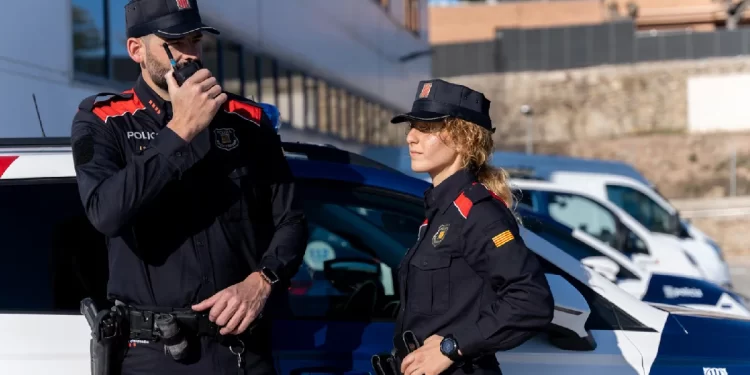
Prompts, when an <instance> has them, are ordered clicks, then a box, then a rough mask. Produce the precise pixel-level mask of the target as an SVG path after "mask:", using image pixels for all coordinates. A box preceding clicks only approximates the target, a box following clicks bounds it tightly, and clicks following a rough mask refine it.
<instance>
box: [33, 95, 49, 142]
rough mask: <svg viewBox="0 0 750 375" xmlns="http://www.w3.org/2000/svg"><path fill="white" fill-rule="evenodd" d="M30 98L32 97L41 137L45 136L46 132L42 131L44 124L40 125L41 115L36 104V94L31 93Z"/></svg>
mask: <svg viewBox="0 0 750 375" xmlns="http://www.w3.org/2000/svg"><path fill="white" fill-rule="evenodd" d="M31 98H32V99H34V108H35V109H36V118H37V119H38V120H39V127H40V128H41V129H42V137H44V138H47V134H46V133H45V132H44V125H42V116H41V115H40V114H39V106H38V105H37V104H36V94H31Z"/></svg>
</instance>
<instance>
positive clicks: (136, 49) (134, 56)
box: [125, 36, 148, 64]
mask: <svg viewBox="0 0 750 375" xmlns="http://www.w3.org/2000/svg"><path fill="white" fill-rule="evenodd" d="M147 38H148V36H145V37H142V38H128V40H127V41H126V42H125V47H126V48H127V50H128V55H130V59H131V60H133V61H135V62H136V63H138V64H141V63H143V61H144V60H145V58H146V48H147V47H148V40H147Z"/></svg>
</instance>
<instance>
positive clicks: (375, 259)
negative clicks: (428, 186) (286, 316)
mask: <svg viewBox="0 0 750 375" xmlns="http://www.w3.org/2000/svg"><path fill="white" fill-rule="evenodd" d="M299 184H300V187H299V191H300V192H301V194H302V199H301V201H302V202H304V210H305V215H306V217H307V220H308V225H309V228H310V237H309V239H308V243H307V249H306V251H305V255H304V258H303V262H302V265H301V266H300V269H299V271H298V272H297V274H296V275H295V276H294V277H293V278H292V285H291V289H290V306H291V313H292V314H293V315H294V316H295V317H306V318H346V319H392V318H393V317H394V314H395V312H396V308H397V305H396V303H397V301H398V295H397V285H396V282H395V280H396V269H397V267H398V264H399V263H400V261H401V258H402V257H403V255H404V254H405V253H406V250H407V249H408V248H409V247H411V246H412V245H413V244H414V242H415V241H416V239H417V231H418V229H419V226H420V225H421V224H422V222H423V221H424V206H423V203H422V201H421V200H419V199H416V198H406V197H404V196H401V195H397V194H394V193H390V192H388V191H385V190H378V189H373V188H366V187H359V186H354V185H349V184H338V185H337V186H336V187H333V186H330V184H319V183H315V182H312V181H306V180H302V181H299Z"/></svg>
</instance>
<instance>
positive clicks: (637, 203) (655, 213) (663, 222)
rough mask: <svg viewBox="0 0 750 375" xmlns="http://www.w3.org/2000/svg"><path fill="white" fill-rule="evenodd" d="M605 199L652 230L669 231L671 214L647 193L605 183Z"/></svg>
mask: <svg viewBox="0 0 750 375" xmlns="http://www.w3.org/2000/svg"><path fill="white" fill-rule="evenodd" d="M607 199H609V200H610V201H611V202H612V203H614V204H616V205H617V206H619V207H620V208H622V209H623V210H625V212H627V213H628V214H629V215H630V216H632V217H633V218H634V219H636V220H637V221H638V222H639V223H641V224H643V226H645V227H646V228H648V229H649V230H650V231H652V232H658V233H671V229H670V219H671V217H672V215H671V214H670V213H669V212H668V211H667V210H666V209H664V208H663V207H662V206H660V205H659V204H658V203H656V202H655V201H654V200H653V199H651V198H650V197H649V196H648V195H646V194H644V193H642V192H640V191H638V190H636V189H633V188H629V187H626V186H620V185H607Z"/></svg>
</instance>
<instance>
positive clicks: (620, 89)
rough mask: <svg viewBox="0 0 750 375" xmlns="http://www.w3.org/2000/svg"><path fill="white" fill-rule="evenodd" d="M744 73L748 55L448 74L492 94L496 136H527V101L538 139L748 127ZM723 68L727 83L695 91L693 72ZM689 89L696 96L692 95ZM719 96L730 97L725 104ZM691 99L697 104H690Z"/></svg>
mask: <svg viewBox="0 0 750 375" xmlns="http://www.w3.org/2000/svg"><path fill="white" fill-rule="evenodd" d="M746 73H750V58H728V59H710V60H700V61H697V60H696V61H673V62H658V63H641V64H633V65H622V66H601V67H591V68H585V69H576V70H566V71H553V72H523V73H506V74H482V75H473V76H461V77H448V78H446V79H447V80H450V81H452V82H456V83H460V84H465V85H468V86H469V87H472V88H475V89H477V90H479V91H482V92H484V93H485V95H487V97H488V98H489V99H490V100H491V101H492V104H491V107H490V110H491V116H492V118H493V120H494V122H495V125H496V127H497V128H498V131H497V133H496V139H497V140H498V142H502V144H506V145H507V144H519V143H523V142H524V141H525V137H526V129H527V126H528V125H529V122H528V120H527V119H526V118H524V117H523V116H522V115H521V114H520V111H519V108H520V107H521V105H523V104H528V105H531V106H532V108H533V109H534V111H535V114H534V116H533V123H532V126H531V127H532V129H533V130H532V134H533V138H534V140H535V141H536V142H562V141H571V140H590V139H602V138H612V137H620V136H627V135H637V134H650V133H682V132H688V131H691V130H701V131H708V130H721V129H733V130H742V129H750V113H748V112H747V110H746V109H745V108H747V106H746V105H741V104H739V103H742V101H743V99H744V98H746V97H747V95H744V94H741V93H742V92H745V91H744V90H746V87H747V83H746V82H744V81H742V80H738V79H737V77H744V75H743V74H746ZM736 74H740V76H736ZM719 75H721V76H724V77H726V79H723V80H721V81H720V82H721V83H722V86H721V88H719V87H718V86H717V85H714V86H713V87H712V88H711V89H710V90H707V89H706V88H704V87H703V86H699V85H698V86H695V87H696V89H694V90H693V91H690V89H689V88H688V87H689V84H688V82H690V80H691V79H697V78H699V77H705V76H708V77H715V76H719ZM700 90H703V91H700ZM689 92H692V94H689ZM690 95H692V98H693V99H692V100H691V101H688V97H689V96H690ZM709 98H710V99H709ZM724 102H725V103H724ZM719 103H724V104H722V106H720V107H719V106H718V104H719ZM735 104H736V105H735ZM689 105H690V106H692V107H694V109H692V110H689ZM728 107H732V108H734V109H733V110H732V111H731V112H730V111H728V110H727V111H725V112H724V113H722V114H716V113H714V115H715V117H714V118H713V119H712V118H711V113H712V111H714V110H720V109H724V108H728ZM696 108H697V109H696ZM691 111H693V112H691ZM691 113H693V114H692V115H691ZM691 116H692V117H691ZM691 118H692V119H693V120H692V122H691V120H690V119H691Z"/></svg>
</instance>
